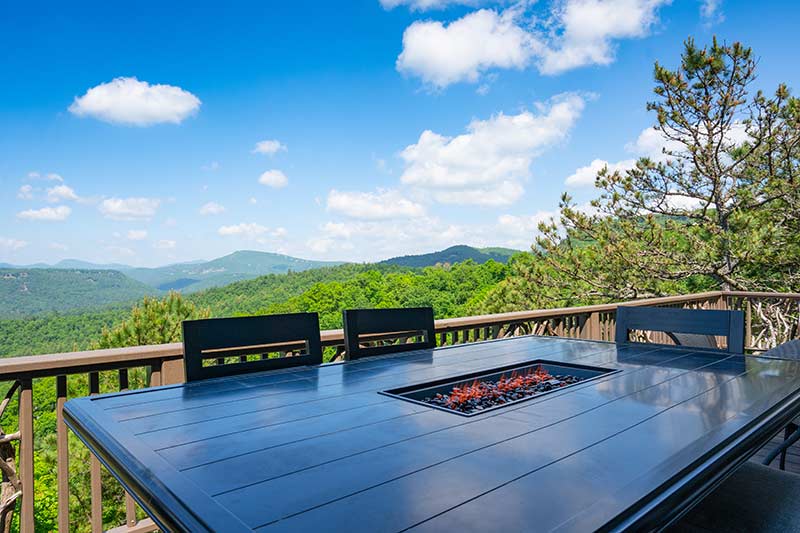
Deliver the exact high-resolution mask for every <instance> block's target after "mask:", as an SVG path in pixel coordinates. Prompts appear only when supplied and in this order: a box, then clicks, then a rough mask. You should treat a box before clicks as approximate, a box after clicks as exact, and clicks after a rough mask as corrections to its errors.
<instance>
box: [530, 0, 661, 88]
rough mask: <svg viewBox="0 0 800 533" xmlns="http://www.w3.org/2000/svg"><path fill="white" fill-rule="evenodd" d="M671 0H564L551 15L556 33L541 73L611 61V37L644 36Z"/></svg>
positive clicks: (554, 72)
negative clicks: (659, 10) (557, 34)
mask: <svg viewBox="0 0 800 533" xmlns="http://www.w3.org/2000/svg"><path fill="white" fill-rule="evenodd" d="M670 2H671V0H567V1H566V2H565V3H564V4H563V5H561V6H559V7H557V8H556V10H555V11H554V16H555V20H556V24H557V26H558V28H559V30H560V31H559V36H558V37H556V38H555V40H554V41H552V42H551V43H550V45H549V46H548V47H547V49H546V51H545V53H544V54H543V55H542V57H541V59H540V62H539V70H540V71H541V72H542V73H544V74H560V73H562V72H565V71H567V70H571V69H574V68H577V67H582V66H585V65H608V64H609V63H611V62H613V61H614V53H615V50H614V48H615V47H614V40H618V39H632V38H640V37H644V36H646V35H647V34H648V33H650V29H651V28H652V26H653V25H654V24H655V23H656V22H657V21H658V8H659V7H661V6H663V5H666V4H669V3H670Z"/></svg>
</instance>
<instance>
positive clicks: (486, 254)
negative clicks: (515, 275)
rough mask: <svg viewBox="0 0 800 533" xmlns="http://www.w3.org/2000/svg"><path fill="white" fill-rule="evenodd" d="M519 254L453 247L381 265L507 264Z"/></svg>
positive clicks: (392, 259)
mask: <svg viewBox="0 0 800 533" xmlns="http://www.w3.org/2000/svg"><path fill="white" fill-rule="evenodd" d="M515 253H518V250H511V249H509V248H499V247H496V248H473V247H472V246H465V245H463V244H462V245H458V246H451V247H450V248H446V249H444V250H440V251H438V252H431V253H429V254H420V255H404V256H401V257H393V258H391V259H387V260H385V261H381V264H387V265H398V266H406V267H416V268H422V267H426V266H434V265H443V264H451V265H452V264H453V263H463V262H464V261H473V262H475V263H478V264H482V263H485V262H487V261H490V260H491V261H497V262H499V263H505V262H506V261H508V259H509V258H510V257H511V256H512V255H514V254H515Z"/></svg>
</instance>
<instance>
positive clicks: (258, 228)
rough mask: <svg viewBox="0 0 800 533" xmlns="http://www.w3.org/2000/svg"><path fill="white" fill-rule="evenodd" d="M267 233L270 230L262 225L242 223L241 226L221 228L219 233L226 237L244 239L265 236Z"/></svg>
mask: <svg viewBox="0 0 800 533" xmlns="http://www.w3.org/2000/svg"><path fill="white" fill-rule="evenodd" d="M267 231H269V228H267V227H266V226H262V225H261V224H257V223H255V222H250V223H247V222H242V223H241V224H235V225H232V226H220V228H219V229H218V230H217V233H219V234H220V235H224V236H229V235H241V236H243V237H256V236H258V235H263V234H265V233H266V232H267Z"/></svg>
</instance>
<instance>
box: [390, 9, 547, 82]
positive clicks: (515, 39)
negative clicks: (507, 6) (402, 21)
mask: <svg viewBox="0 0 800 533" xmlns="http://www.w3.org/2000/svg"><path fill="white" fill-rule="evenodd" d="M514 16H515V12H514V11H511V10H508V11H505V12H503V13H497V12H496V11H493V10H487V9H481V10H480V11H475V12H473V13H470V14H468V15H465V16H464V17H462V18H460V19H458V20H455V21H453V22H451V23H450V24H448V25H446V26H445V25H444V24H442V23H441V22H436V21H417V22H414V23H413V24H412V25H411V26H409V27H408V28H406V30H405V32H404V33H403V51H402V52H401V53H400V56H399V57H398V58H397V70H398V71H400V72H403V73H406V74H413V75H416V76H419V77H420V78H422V79H423V81H425V82H426V83H428V84H429V85H431V86H433V87H436V88H439V89H441V88H444V87H446V86H448V85H450V84H452V83H456V82H460V81H469V82H473V83H474V82H476V81H478V79H479V78H480V75H481V73H483V72H485V71H487V70H489V69H492V68H516V69H521V68H524V67H526V66H527V65H528V62H529V60H530V58H531V57H532V56H533V55H534V53H535V52H536V51H537V50H538V49H539V47H540V44H539V43H538V41H537V40H536V38H535V37H534V36H533V35H531V34H530V33H528V32H526V31H525V30H523V29H522V28H521V27H519V26H517V25H516V24H515V22H514Z"/></svg>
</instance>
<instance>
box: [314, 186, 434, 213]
mask: <svg viewBox="0 0 800 533" xmlns="http://www.w3.org/2000/svg"><path fill="white" fill-rule="evenodd" d="M327 207H328V211H332V212H334V213H339V214H342V215H345V216H348V217H351V218H357V219H362V220H385V219H396V218H412V217H419V216H422V215H424V214H425V210H424V209H423V207H422V206H421V205H420V204H418V203H415V202H412V201H411V200H409V199H407V198H405V197H403V196H402V194H400V193H399V192H398V191H395V190H388V191H385V190H378V192H375V193H371V192H355V191H353V192H346V191H337V190H335V189H334V190H331V191H330V192H329V193H328V202H327Z"/></svg>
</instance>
